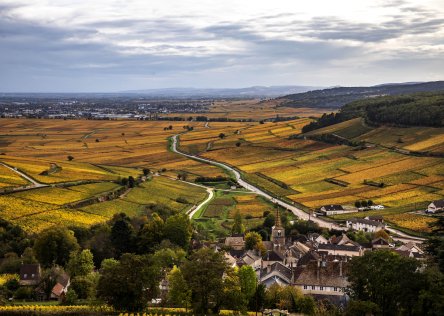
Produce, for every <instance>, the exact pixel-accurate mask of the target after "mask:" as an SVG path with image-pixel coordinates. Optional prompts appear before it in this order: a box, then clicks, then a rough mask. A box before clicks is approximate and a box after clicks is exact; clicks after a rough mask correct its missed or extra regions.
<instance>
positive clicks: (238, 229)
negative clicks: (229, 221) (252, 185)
mask: <svg viewBox="0 0 444 316" xmlns="http://www.w3.org/2000/svg"><path fill="white" fill-rule="evenodd" d="M244 231H245V226H244V224H243V223H242V215H241V213H240V212H239V210H236V213H235V214H234V223H233V227H232V228H231V233H232V234H235V235H237V234H243V233H244Z"/></svg>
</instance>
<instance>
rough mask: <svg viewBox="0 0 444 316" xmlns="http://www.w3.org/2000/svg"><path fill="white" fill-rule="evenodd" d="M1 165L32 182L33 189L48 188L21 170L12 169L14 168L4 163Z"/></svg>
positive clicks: (0, 163)
mask: <svg viewBox="0 0 444 316" xmlns="http://www.w3.org/2000/svg"><path fill="white" fill-rule="evenodd" d="M0 165H2V166H3V167H6V168H8V169H10V170H12V171H13V172H15V173H17V174H18V175H19V176H21V177H22V178H24V179H26V180H28V181H29V182H31V183H32V187H33V188H43V187H47V186H48V185H47V184H43V183H40V182H37V181H36V180H34V179H33V178H31V177H30V176H28V175H27V174H25V173H23V172H21V171H20V170H18V169H16V168H12V167H10V166H8V165H7V164H5V163H3V162H0Z"/></svg>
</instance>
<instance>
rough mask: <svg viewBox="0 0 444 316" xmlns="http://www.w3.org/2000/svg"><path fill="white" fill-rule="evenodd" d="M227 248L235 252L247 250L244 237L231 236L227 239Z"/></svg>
mask: <svg viewBox="0 0 444 316" xmlns="http://www.w3.org/2000/svg"><path fill="white" fill-rule="evenodd" d="M225 246H227V247H230V248H232V249H234V250H243V249H244V248H245V240H244V236H243V235H241V236H230V237H227V238H225Z"/></svg>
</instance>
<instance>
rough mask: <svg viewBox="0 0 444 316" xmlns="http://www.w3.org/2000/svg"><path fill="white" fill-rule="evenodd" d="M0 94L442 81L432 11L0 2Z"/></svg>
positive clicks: (231, 2)
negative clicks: (0, 92)
mask: <svg viewBox="0 0 444 316" xmlns="http://www.w3.org/2000/svg"><path fill="white" fill-rule="evenodd" d="M0 36H1V37H0V57H1V58H0V69H1V75H0V91H2V92H115V91H122V90H136V89H152V88H168V87H196V88H240V87H247V86H254V85H265V86H271V85H306V86H333V85H344V86H345V85H349V86H357V85H373V84H380V83H385V82H406V81H435V80H442V79H443V78H444V64H443V62H444V59H443V56H444V0H422V1H419V0H389V1H388V0H362V1H353V0H337V1H330V0H312V1H306V2H303V3H302V2H299V1H282V0H277V1H251V0H246V1H236V0H226V1H193V0H174V1H159V0H150V1H144V0H134V1H123V0H95V1H84V0H81V1H65V0H35V1H29V0H0Z"/></svg>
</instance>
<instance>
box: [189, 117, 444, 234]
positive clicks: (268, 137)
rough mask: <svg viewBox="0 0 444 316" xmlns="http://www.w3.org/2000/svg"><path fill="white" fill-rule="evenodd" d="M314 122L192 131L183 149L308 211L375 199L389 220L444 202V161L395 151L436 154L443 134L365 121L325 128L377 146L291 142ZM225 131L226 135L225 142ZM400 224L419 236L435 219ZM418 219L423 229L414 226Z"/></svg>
mask: <svg viewBox="0 0 444 316" xmlns="http://www.w3.org/2000/svg"><path fill="white" fill-rule="evenodd" d="M309 120H310V119H308V118H303V119H298V120H293V121H287V122H279V123H265V124H255V125H254V124H251V125H249V126H246V127H245V128H242V129H239V130H235V129H233V128H228V129H218V130H214V131H213V132H211V133H203V132H202V131H200V132H191V133H188V134H186V135H183V136H181V139H183V142H181V145H183V144H186V145H184V146H183V147H182V150H185V151H186V150H187V149H188V148H189V147H187V146H189V145H190V144H194V145H195V146H196V148H199V150H198V152H199V153H200V154H201V155H202V156H203V157H207V158H210V159H213V160H216V161H221V162H225V163H228V164H229V165H232V166H235V167H237V168H238V169H240V170H241V171H242V172H243V176H244V177H245V178H246V179H247V180H249V181H250V182H253V183H254V184H255V185H257V186H259V187H261V188H263V189H265V190H267V191H269V192H271V193H273V194H275V195H278V196H280V197H283V198H286V199H288V200H292V201H294V202H295V203H297V204H299V205H301V206H302V207H304V208H305V209H306V210H308V209H317V208H319V207H320V206H322V205H326V204H344V205H354V203H355V202H356V201H357V200H364V199H366V200H368V199H371V200H372V201H373V202H374V203H376V204H383V205H384V206H386V210H385V211H384V214H386V215H393V214H402V213H405V212H409V211H413V210H419V209H424V208H425V206H426V205H427V204H428V203H429V202H430V201H433V200H438V199H443V198H444V195H443V192H444V190H443V185H444V182H443V177H444V158H441V157H426V156H413V155H408V153H406V152H402V151H398V150H394V149H392V147H393V146H396V145H398V146H396V147H397V148H400V150H404V149H406V148H407V147H409V148H410V147H412V146H413V147H415V146H416V148H419V147H421V148H422V149H428V150H431V151H433V152H435V153H437V152H438V151H437V149H438V148H439V146H436V145H437V144H438V145H439V143H440V141H441V140H442V142H443V143H444V137H443V136H442V135H444V130H443V129H437V128H435V129H433V128H406V129H403V128H388V127H382V128H377V129H374V128H370V127H367V126H365V125H362V122H361V121H360V120H359V119H356V120H351V121H348V122H344V123H341V124H337V125H338V126H335V127H334V128H333V127H327V128H325V129H324V133H325V132H329V133H332V132H334V133H339V134H340V136H341V137H350V138H351V139H356V140H359V139H362V140H364V139H365V140H366V141H370V140H371V141H372V142H373V144H374V145H373V146H369V147H350V146H345V145H335V144H328V143H324V142H318V141H315V140H310V139H306V138H304V137H303V136H302V137H295V136H292V135H296V134H299V133H300V130H301V128H302V126H304V125H305V124H307V123H308V122H309ZM358 124H359V125H358ZM339 125H340V126H339ZM220 133H224V137H219V134H220ZM394 135H395V136H394ZM399 137H401V138H402V143H399ZM429 139H431V140H430V141H429ZM425 144H430V147H426V146H425ZM399 145H401V146H399ZM378 212H379V213H380V212H381V211H376V212H375V213H378ZM355 215H356V214H355ZM355 215H350V214H349V215H348V216H355ZM389 218H391V217H389ZM389 218H388V219H389ZM399 218H400V217H396V216H395V217H393V218H392V220H393V223H394V224H396V225H398V226H402V227H405V228H408V229H413V230H418V231H427V229H426V226H427V225H426V224H427V223H428V222H430V221H431V220H433V219H430V218H426V220H424V219H423V218H421V217H411V216H410V217H409V220H403V221H401V220H399ZM416 219H417V221H418V222H422V223H423V224H422V225H419V224H417V225H416V226H415V225H414V224H412V223H415V222H416Z"/></svg>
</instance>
